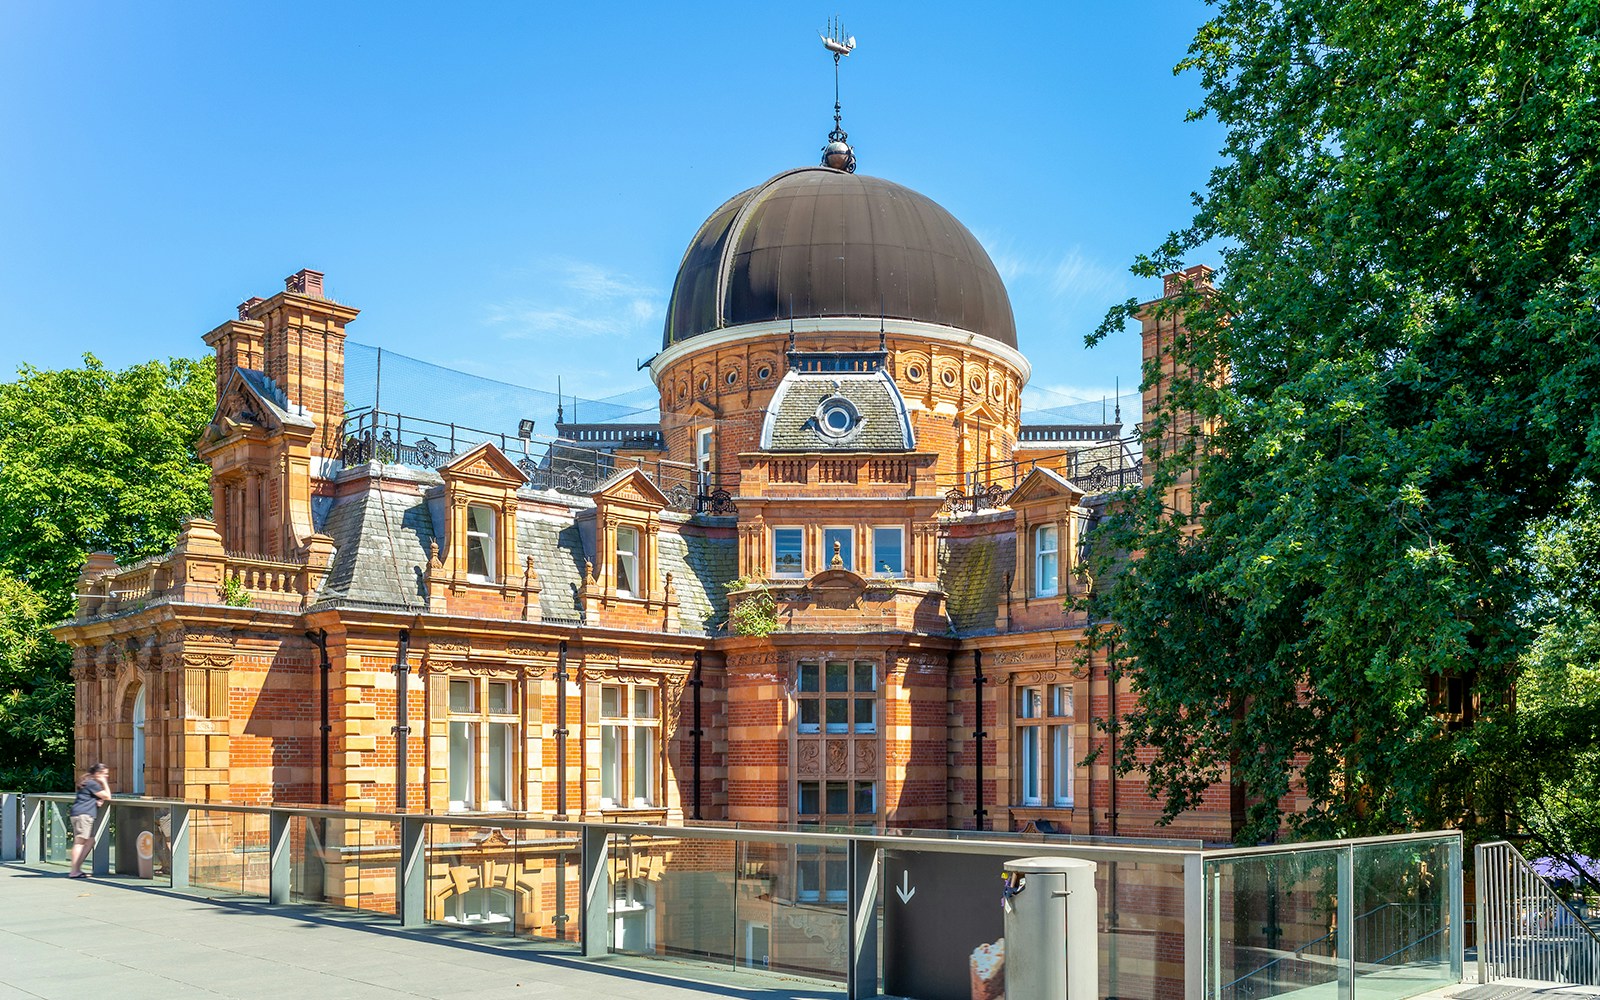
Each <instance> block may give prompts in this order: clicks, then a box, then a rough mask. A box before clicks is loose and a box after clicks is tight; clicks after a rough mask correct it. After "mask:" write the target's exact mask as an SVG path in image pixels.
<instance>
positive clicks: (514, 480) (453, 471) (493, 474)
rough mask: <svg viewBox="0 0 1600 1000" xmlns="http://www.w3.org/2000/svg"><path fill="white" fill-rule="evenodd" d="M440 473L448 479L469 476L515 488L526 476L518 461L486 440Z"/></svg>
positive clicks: (441, 469) (444, 467)
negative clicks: (514, 460)
mask: <svg viewBox="0 0 1600 1000" xmlns="http://www.w3.org/2000/svg"><path fill="white" fill-rule="evenodd" d="M439 475H441V476H443V477H444V478H445V480H446V481H449V480H450V479H451V478H452V477H469V478H472V479H477V480H481V481H487V482H491V483H502V484H504V485H507V486H511V487H513V488H515V487H517V486H521V485H522V481H523V479H524V478H525V477H524V476H523V473H522V470H521V469H519V468H517V463H515V462H513V461H512V460H511V459H509V458H507V457H506V453H505V452H503V451H501V450H500V448H499V446H498V445H496V444H495V443H494V442H492V441H485V442H484V443H483V444H480V445H478V446H477V447H476V448H473V449H472V450H471V451H469V452H467V453H466V454H465V455H462V456H461V457H459V458H457V459H455V460H454V461H452V462H450V463H448V464H446V465H444V466H443V467H441V468H440V469H439Z"/></svg>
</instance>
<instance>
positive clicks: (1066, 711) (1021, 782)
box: [1013, 684, 1074, 807]
mask: <svg viewBox="0 0 1600 1000" xmlns="http://www.w3.org/2000/svg"><path fill="white" fill-rule="evenodd" d="M1016 690H1017V701H1016V710H1015V717H1014V720H1013V721H1014V722H1015V727H1014V730H1013V731H1014V733H1015V736H1016V741H1015V742H1016V768H1017V771H1016V773H1017V801H1018V802H1019V803H1021V804H1022V805H1025V806H1042V805H1046V804H1048V805H1051V806H1060V807H1068V806H1071V805H1072V773H1073V763H1074V761H1073V757H1072V718H1073V705H1072V687H1071V685H1068V684H1051V685H1049V686H1048V687H1045V686H1027V687H1018V688H1017V689H1016Z"/></svg>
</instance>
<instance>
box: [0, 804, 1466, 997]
mask: <svg viewBox="0 0 1600 1000" xmlns="http://www.w3.org/2000/svg"><path fill="white" fill-rule="evenodd" d="M72 798H73V797H72V796H70V795H55V794H51V795H27V796H23V797H21V798H20V800H19V798H18V797H17V796H14V795H13V796H4V797H0V803H3V805H4V808H3V809H0V813H3V816H4V817H6V823H7V824H8V828H9V829H13V830H15V833H14V835H8V836H7V837H6V838H3V839H0V845H9V846H7V852H8V853H6V854H5V859H6V860H11V859H12V858H13V857H15V856H16V855H17V853H18V850H19V849H20V856H21V859H22V860H23V861H24V863H25V864H27V865H29V866H36V867H37V866H44V865H59V864H62V863H64V862H65V859H66V851H67V849H68V844H69V842H70V837H69V836H68V833H67V831H68V827H69V824H68V823H67V818H66V812H67V810H68V808H69V807H70V804H71V802H72ZM1452 848H1453V850H1452ZM1374 850H1379V851H1388V852H1391V853H1394V852H1399V853H1398V854H1396V855H1395V856H1397V857H1401V858H1406V859H1424V858H1425V859H1432V858H1434V857H1435V855H1434V854H1428V853H1427V852H1428V851H1434V850H1442V851H1443V852H1444V854H1443V855H1439V856H1444V857H1448V858H1450V859H1453V861H1454V862H1455V863H1454V866H1453V867H1452V866H1451V865H1448V864H1447V865H1445V866H1444V868H1443V869H1442V870H1441V871H1439V872H1435V875H1436V876H1441V877H1443V878H1444V879H1445V880H1446V881H1447V882H1448V883H1449V884H1450V885H1453V886H1454V887H1455V892H1456V895H1457V896H1459V890H1460V867H1459V858H1460V838H1459V836H1458V835H1439V834H1432V835H1409V836H1399V837H1387V838H1369V839H1366V840H1357V841H1341V842H1335V843H1331V844H1329V843H1324V844H1307V845H1296V846H1292V847H1288V848H1282V847H1278V848H1269V849H1262V848H1242V849H1241V848H1222V849H1211V848H1203V847H1198V846H1186V845H1174V844H1162V843H1160V842H1152V843H1150V844H1138V843H1133V844H1130V843H1128V842H1126V840H1123V841H1120V842H1117V843H1083V842H1078V841H1065V842H1057V841H1051V840H1046V841H1043V842H1040V841H1039V840H1037V839H1032V838H1026V839H1024V838H1009V837H1007V836H1006V835H1004V834H993V833H966V834H963V835H960V836H953V835H950V834H947V833H944V832H941V831H929V832H928V833H927V834H926V835H923V834H921V833H920V832H918V831H895V832H885V831H878V832H855V831H849V830H845V829H828V830H819V831H801V830H784V829H748V828H735V827H731V826H727V827H724V826H694V827H690V826H681V827H680V826H652V825H643V824H634V823H612V822H601V823H593V822H562V821H555V820H548V819H537V818H532V817H527V816H514V815H498V814H495V815H490V814H457V813H449V814H415V813H407V814H395V813H378V812H351V811H346V810H340V809H333V808H316V807H289V806H283V807H279V806H257V805H242V804H233V803H215V802H188V801H179V800H170V799H150V798H132V797H119V798H116V799H113V800H112V801H111V802H110V803H109V807H108V808H106V809H103V810H101V812H100V814H99V815H98V816H97V818H96V830H95V844H94V847H93V850H92V854H91V858H90V861H89V868H90V870H91V871H92V872H93V873H94V874H96V875H109V874H111V873H112V872H113V871H115V872H118V873H121V874H130V875H136V876H143V877H146V878H150V877H156V878H163V879H165V880H166V881H167V883H168V884H169V885H170V886H171V888H172V889H174V890H177V891H192V892H206V893H209V894H211V895H216V894H219V893H222V894H230V895H235V896H254V897H258V898H263V899H266V900H268V901H271V902H273V903H282V904H296V903H301V904H319V905H326V906H337V907H342V908H345V909H348V910H356V911H360V912H361V913H363V914H366V915H370V916H371V918H372V919H374V920H381V921H394V922H397V923H398V924H399V925H400V926H403V927H419V926H422V925H425V924H430V923H433V924H451V925H456V926H459V927H465V928H470V929H473V930H477V931H480V932H484V933H491V934H508V935H516V936H520V937H529V938H536V939H540V940H545V941H548V942H551V943H552V945H553V946H556V947H567V948H570V949H571V950H572V952H573V953H574V954H576V955H579V956H583V957H590V958H596V957H602V956H606V955H610V954H629V955H637V956H644V957H650V958H655V959H661V960H665V961H684V962H688V963H691V964H690V965H689V966H680V968H679V970H678V971H679V973H680V974H684V975H688V976H692V975H693V971H692V970H693V967H700V968H704V967H705V966H706V964H707V963H711V964H713V965H723V966H737V967H739V968H742V969H747V970H762V969H765V970H772V971H778V970H781V971H783V972H785V973H787V974H790V975H800V976H804V977H806V978H809V979H814V980H818V981H821V982H831V983H836V984H838V985H839V986H840V987H841V989H842V990H843V991H844V992H845V995H846V996H848V997H850V998H857V997H868V996H874V995H877V994H878V992H879V988H880V982H884V983H885V984H886V983H887V980H885V979H883V977H885V976H887V975H888V972H887V971H886V970H887V966H886V964H885V962H884V950H885V949H888V948H892V947H895V944H894V941H893V940H892V939H891V938H890V937H889V936H888V935H889V933H890V928H891V927H892V926H893V924H892V921H891V922H889V923H882V922H883V921H886V920H888V919H889V918H888V915H887V909H888V907H890V906H893V905H895V904H894V903H893V902H892V900H894V899H895V898H896V896H897V894H898V888H899V887H898V885H896V886H895V887H894V888H891V883H892V882H894V879H893V878H892V877H891V876H890V875H889V874H888V873H889V871H890V866H891V865H894V864H900V863H901V861H899V860H897V859H904V858H906V857H907V856H908V855H907V854H906V853H902V852H910V856H915V857H922V858H927V859H937V860H936V861H935V863H936V864H937V865H940V866H942V865H945V864H947V863H948V864H949V865H954V866H958V867H959V866H961V865H971V864H973V863H982V864H993V865H996V866H998V865H999V864H1000V863H1001V862H1003V861H1004V860H1005V859H1007V858H1014V857H1019V856H1036V855H1054V856H1062V857H1073V858H1082V859H1086V860H1090V861H1094V862H1096V863H1097V865H1098V871H1097V873H1096V893H1097V897H1098V900H1099V902H1098V903H1097V907H1098V911H1099V916H1098V923H1099V925H1100V926H1099V931H1098V933H1099V935H1100V940H1101V943H1102V948H1101V983H1102V993H1103V994H1109V995H1116V996H1119V997H1128V998H1134V1000H1168V998H1176V997H1179V996H1181V997H1183V998H1184V1000H1207V998H1216V997H1218V996H1219V993H1220V989H1219V987H1220V986H1221V984H1222V982H1223V980H1222V979H1221V978H1219V977H1218V976H1217V975H1216V974H1215V971H1214V969H1213V968H1210V967H1208V963H1207V956H1208V955H1209V956H1212V958H1213V960H1215V958H1216V956H1218V955H1219V954H1220V953H1221V952H1223V951H1224V950H1225V949H1231V948H1232V947H1234V946H1235V944H1236V943H1237V942H1234V941H1232V940H1229V938H1230V937H1231V932H1230V931H1229V930H1228V928H1226V927H1225V926H1224V925H1223V923H1222V922H1221V921H1220V920H1219V919H1218V917H1219V915H1220V914H1221V913H1222V912H1225V911H1230V910H1231V911H1235V912H1234V913H1233V915H1234V917H1235V918H1242V919H1245V920H1247V921H1249V920H1253V914H1250V913H1248V912H1246V911H1247V907H1245V906H1243V905H1242V904H1238V903H1228V904H1227V905H1226V906H1223V905H1222V904H1223V902H1224V901H1223V900H1220V899H1219V898H1218V897H1217V894H1216V893H1217V890H1218V888H1219V887H1220V886H1221V885H1223V880H1224V878H1226V877H1234V876H1237V875H1239V874H1240V872H1239V871H1235V872H1234V873H1233V875H1226V874H1225V873H1224V871H1223V869H1224V868H1225V867H1226V866H1230V865H1233V866H1247V867H1248V866H1252V865H1261V864H1272V865H1283V864H1293V863H1294V859H1297V858H1301V857H1310V858H1328V857H1335V856H1342V857H1344V858H1345V859H1346V861H1345V865H1344V867H1343V868H1342V869H1341V870H1342V871H1343V872H1344V874H1345V875H1346V876H1351V873H1352V870H1353V868H1354V867H1359V864H1357V863H1355V862H1353V861H1352V859H1353V858H1355V857H1356V856H1357V855H1358V854H1359V853H1360V852H1363V851H1367V852H1371V851H1374ZM1418 852H1421V853H1418ZM945 858H948V859H949V861H948V862H946V861H944V860H943V859H945ZM923 870H926V869H923ZM1427 872H1428V869H1425V868H1424V867H1422V866H1420V865H1418V864H1413V863H1411V862H1410V861H1407V862H1406V863H1403V864H1401V865H1400V866H1399V867H1396V868H1394V869H1393V874H1394V876H1395V877H1396V878H1398V879H1400V880H1401V881H1406V882H1410V881H1415V880H1416V879H1418V878H1422V877H1426V876H1427ZM922 877H927V876H922ZM1343 881H1344V880H1340V884H1341V885H1342V884H1343ZM1338 889H1339V886H1338V885H1335V884H1333V883H1332V882H1329V883H1326V884H1310V883H1308V884H1307V885H1305V886H1302V887H1301V890H1302V891H1303V892H1302V894H1303V897H1304V898H1303V899H1301V900H1300V902H1301V903H1302V904H1303V905H1304V906H1305V907H1307V912H1308V913H1309V912H1312V911H1318V910H1320V911H1326V910H1328V909H1329V908H1332V907H1339V908H1342V907H1343V906H1344V905H1345V901H1346V900H1347V899H1348V897H1347V896H1345V895H1343V894H1339V895H1337V898H1336V896H1335V894H1336V893H1337V892H1338ZM1247 890H1248V886H1243V885H1242V884H1241V891H1242V892H1245V895H1246V896H1247V895H1248V891H1247ZM931 891H937V889H936V888H935V887H933V886H931V885H930V887H929V888H927V889H925V890H924V893H923V895H922V897H921V899H920V900H919V902H920V901H921V900H926V899H927V898H928V893H929V892H931ZM995 892H996V898H995V901H994V905H995V907H996V909H998V906H999V885H998V882H997V883H996V890H995ZM1243 898H1244V897H1243V896H1242V897H1241V899H1243ZM899 899H900V903H901V905H905V904H906V899H907V897H906V896H905V895H899ZM1457 902H1459V901H1458V900H1457ZM1458 914H1459V908H1458V907H1457V908H1453V909H1450V910H1448V911H1444V910H1436V911H1432V915H1431V916H1429V917H1428V919H1426V920H1425V921H1423V925H1419V927H1418V929H1419V931H1420V932H1422V933H1431V934H1433V935H1436V936H1441V937H1442V943H1441V948H1442V949H1443V950H1446V951H1449V952H1452V953H1453V956H1454V957H1453V967H1454V968H1455V969H1456V970H1457V978H1458V979H1459V966H1460V944H1461V942H1460V935H1459V933H1457V932H1456V931H1455V930H1453V929H1454V928H1458V927H1459V926H1460V924H1459V922H1458V920H1456V919H1455V918H1456V917H1457V916H1458ZM880 924H881V927H880ZM752 925H754V926H759V927H761V928H764V930H762V931H761V933H760V935H759V936H757V935H754V934H747V933H745V931H746V930H748V929H749V927H750V926H752ZM1347 944H1348V941H1347V940H1345V941H1344V942H1343V944H1342V945H1341V950H1340V951H1339V952H1338V954H1341V955H1348V954H1350V950H1349V948H1348V947H1345V945H1347ZM1446 945H1447V947H1446ZM900 946H901V947H906V946H907V945H906V944H904V943H902V944H901V945H900ZM912 946H914V945H912ZM1441 953H1443V951H1441ZM1230 961H1232V960H1231V959H1230ZM1329 961H1330V962H1331V963H1333V965H1334V966H1335V967H1336V968H1337V972H1336V975H1337V977H1338V979H1339V981H1340V983H1341V985H1342V987H1343V988H1342V989H1341V991H1340V997H1341V1000H1354V997H1355V994H1356V987H1355V983H1356V981H1357V978H1358V971H1357V970H1356V969H1355V965H1354V963H1351V962H1349V961H1342V962H1341V961H1340V959H1338V958H1332V959H1330V960H1329ZM1372 964H1376V965H1381V964H1382V958H1381V957H1380V958H1379V960H1378V962H1377V963H1372ZM1435 965H1437V963H1435ZM1444 967H1445V969H1446V970H1448V969H1449V968H1450V967H1451V962H1450V961H1446V962H1445V963H1444ZM1361 971H1362V972H1372V971H1373V969H1372V968H1367V969H1364V970H1361ZM1426 972H1427V975H1423V976H1417V977H1414V980H1412V981H1407V982H1402V983H1400V984H1398V988H1397V984H1395V983H1386V984H1385V985H1384V988H1383V990H1382V993H1383V996H1384V997H1385V1000H1397V998H1400V997H1405V996H1409V995H1412V994H1413V993H1416V992H1422V991H1423V990H1425V989H1431V988H1434V987H1435V986H1436V985H1437V981H1438V978H1439V976H1438V969H1437V968H1435V967H1434V965H1430V966H1429V967H1428V969H1427V970H1426ZM1411 986H1415V987H1416V988H1415V989H1410V987H1411ZM1282 992H1287V988H1286V987H1285V984H1283V983H1278V982H1272V983H1264V984H1263V986H1262V988H1261V989H1260V990H1258V991H1256V992H1253V993H1252V994H1251V995H1252V996H1254V997H1267V996H1271V995H1274V994H1276V993H1282Z"/></svg>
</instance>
